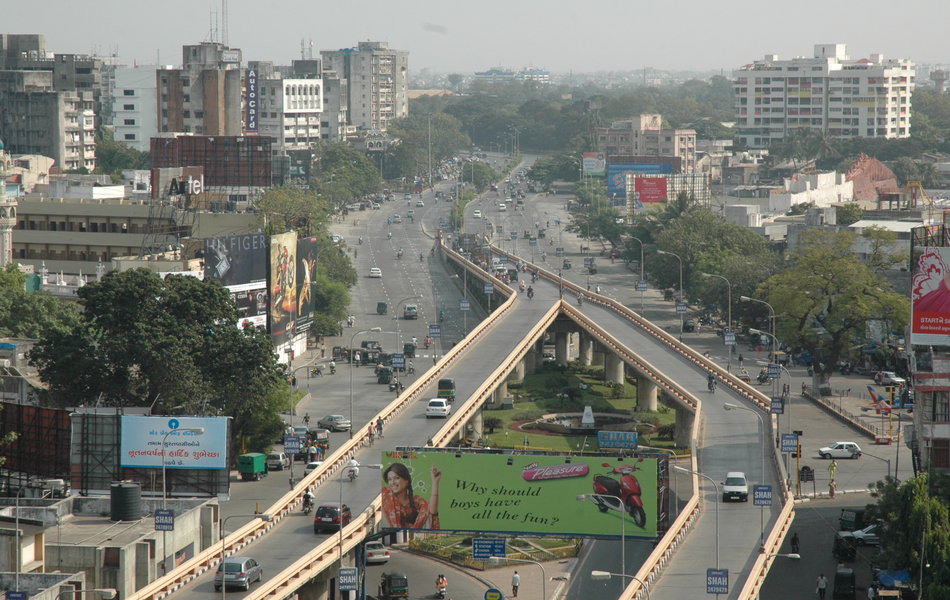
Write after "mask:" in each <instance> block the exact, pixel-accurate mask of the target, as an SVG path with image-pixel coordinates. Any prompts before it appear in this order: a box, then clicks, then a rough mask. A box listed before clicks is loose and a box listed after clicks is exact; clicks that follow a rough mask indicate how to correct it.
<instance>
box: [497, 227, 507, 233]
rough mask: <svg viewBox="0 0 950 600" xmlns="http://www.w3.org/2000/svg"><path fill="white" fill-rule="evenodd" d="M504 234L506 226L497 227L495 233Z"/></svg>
mask: <svg viewBox="0 0 950 600" xmlns="http://www.w3.org/2000/svg"><path fill="white" fill-rule="evenodd" d="M504 232H505V226H504V225H495V233H504Z"/></svg>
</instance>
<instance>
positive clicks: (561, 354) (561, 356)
mask: <svg viewBox="0 0 950 600" xmlns="http://www.w3.org/2000/svg"><path fill="white" fill-rule="evenodd" d="M554 360H555V361H556V362H557V364H559V365H566V364H567V361H568V360H570V357H569V356H568V355H567V332H566V331H558V332H556V333H555V334H554Z"/></svg>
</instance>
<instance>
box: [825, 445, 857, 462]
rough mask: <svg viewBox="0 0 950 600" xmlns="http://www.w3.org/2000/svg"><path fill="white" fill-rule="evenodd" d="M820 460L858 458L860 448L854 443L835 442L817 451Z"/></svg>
mask: <svg viewBox="0 0 950 600" xmlns="http://www.w3.org/2000/svg"><path fill="white" fill-rule="evenodd" d="M818 456H820V457H822V458H860V456H861V446H858V445H857V444H855V443H854V442H835V443H834V444H831V445H830V446H825V447H824V448H820V449H819V450H818Z"/></svg>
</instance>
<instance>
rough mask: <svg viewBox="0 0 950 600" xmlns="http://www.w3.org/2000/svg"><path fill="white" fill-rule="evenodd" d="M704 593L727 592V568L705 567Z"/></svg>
mask: <svg viewBox="0 0 950 600" xmlns="http://www.w3.org/2000/svg"><path fill="white" fill-rule="evenodd" d="M706 593H707V594H728V593H729V569H706Z"/></svg>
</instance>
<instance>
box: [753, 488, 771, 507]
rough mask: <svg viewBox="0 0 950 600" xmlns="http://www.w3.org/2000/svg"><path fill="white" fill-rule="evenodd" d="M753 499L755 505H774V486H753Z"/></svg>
mask: <svg viewBox="0 0 950 600" xmlns="http://www.w3.org/2000/svg"><path fill="white" fill-rule="evenodd" d="M752 500H753V504H754V505H755V506H772V486H771V485H754V486H752Z"/></svg>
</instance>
